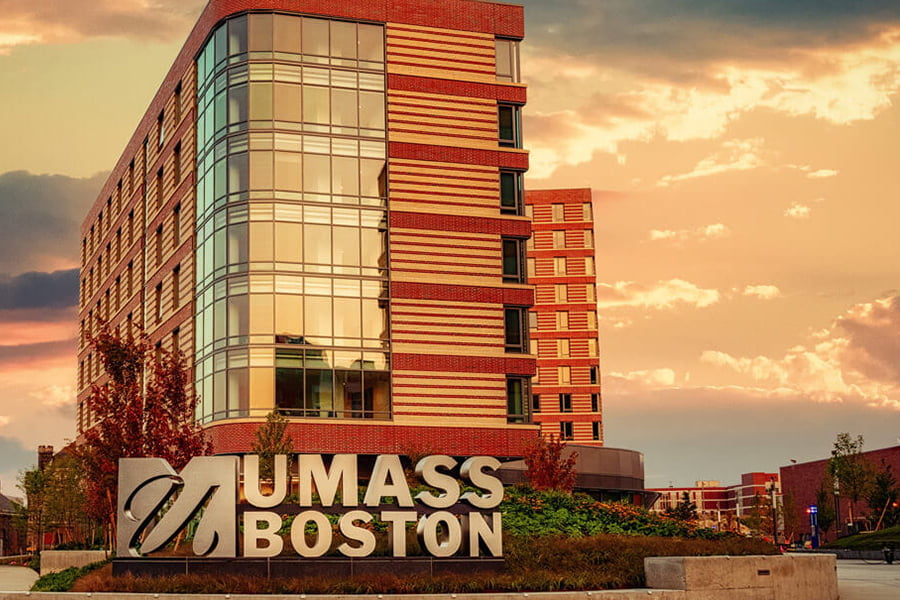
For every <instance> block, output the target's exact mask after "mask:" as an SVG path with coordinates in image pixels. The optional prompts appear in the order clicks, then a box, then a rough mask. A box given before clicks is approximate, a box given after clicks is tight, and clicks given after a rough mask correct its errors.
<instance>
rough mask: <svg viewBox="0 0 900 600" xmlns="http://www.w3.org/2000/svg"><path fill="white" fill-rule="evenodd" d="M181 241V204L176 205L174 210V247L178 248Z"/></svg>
mask: <svg viewBox="0 0 900 600" xmlns="http://www.w3.org/2000/svg"><path fill="white" fill-rule="evenodd" d="M180 243H181V204H176V205H175V210H173V211H172V247H173V248H178V245H179V244H180Z"/></svg>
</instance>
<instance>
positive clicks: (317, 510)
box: [114, 454, 503, 576]
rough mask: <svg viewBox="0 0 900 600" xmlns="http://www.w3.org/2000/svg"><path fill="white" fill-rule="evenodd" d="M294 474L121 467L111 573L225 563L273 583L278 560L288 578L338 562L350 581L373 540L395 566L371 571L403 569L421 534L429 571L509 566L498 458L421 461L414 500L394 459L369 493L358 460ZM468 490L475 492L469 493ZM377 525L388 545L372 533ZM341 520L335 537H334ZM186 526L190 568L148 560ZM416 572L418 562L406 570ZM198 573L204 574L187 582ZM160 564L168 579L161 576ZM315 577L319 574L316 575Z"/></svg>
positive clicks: (138, 463) (374, 477)
mask: <svg viewBox="0 0 900 600" xmlns="http://www.w3.org/2000/svg"><path fill="white" fill-rule="evenodd" d="M293 462H294V463H295V465H294V466H293V468H291V469H290V471H292V472H289V464H290V463H289V460H288V456H285V455H281V456H276V457H275V459H274V464H273V467H274V469H273V471H274V474H275V476H274V478H273V480H272V481H261V479H260V475H259V472H260V469H259V457H258V456H256V455H247V456H244V457H237V456H210V457H195V458H193V459H192V460H191V461H190V462H189V463H188V465H187V466H186V467H185V468H184V469H183V470H182V471H181V472H180V473H178V472H176V471H175V470H174V469H173V468H172V467H171V466H170V465H169V463H168V462H166V461H165V460H163V459H161V458H125V459H121V460H120V461H119V493H118V503H119V504H118V528H117V536H118V538H117V543H116V546H117V556H118V558H117V559H116V564H115V565H114V571H115V572H116V573H124V572H134V573H141V572H144V573H153V574H163V573H167V572H181V573H185V572H203V571H206V569H204V568H203V565H206V566H207V567H208V568H210V570H211V569H212V568H213V567H214V566H215V565H216V564H218V565H219V567H221V563H222V562H223V561H224V562H231V563H233V564H235V566H236V567H237V570H238V571H242V570H243V572H247V573H251V572H253V573H258V574H262V575H268V576H276V574H275V573H273V572H272V571H271V566H270V565H269V562H271V561H272V560H278V561H281V563H283V564H282V567H287V563H290V564H292V565H294V567H296V566H297V565H298V563H309V565H313V564H315V565H318V566H319V567H321V566H322V563H324V562H328V561H331V564H332V566H335V567H336V568H337V567H338V565H344V566H345V567H348V568H345V569H344V571H346V573H348V574H352V573H353V562H354V561H356V562H357V563H359V561H360V559H367V558H368V557H372V554H373V552H374V551H375V549H376V544H377V537H376V536H377V535H386V536H387V542H388V543H389V547H390V552H391V554H392V557H372V558H371V559H369V560H368V561H364V562H367V563H368V564H369V565H370V566H373V563H375V562H379V561H380V562H381V563H382V566H384V565H383V563H384V562H385V561H388V562H391V563H392V564H397V563H402V562H404V561H403V558H404V557H406V556H407V554H408V550H409V549H408V548H407V543H406V542H407V536H406V531H407V527H408V526H409V527H412V526H415V530H416V535H417V538H418V542H419V546H420V548H421V550H422V552H424V553H425V554H426V555H428V556H430V557H431V558H432V560H430V561H428V564H429V565H430V566H429V567H428V568H429V569H430V570H431V571H433V570H434V566H433V565H434V562H435V561H434V560H433V559H442V560H443V561H444V562H447V563H450V562H455V563H457V564H458V566H460V567H461V566H463V564H465V565H466V568H467V569H469V568H471V566H472V563H473V561H478V562H480V563H481V564H483V565H484V566H487V564H486V563H487V562H491V563H498V562H502V559H501V557H502V556H503V538H502V535H503V533H502V529H503V528H502V517H501V514H500V512H499V511H497V510H496V509H497V507H498V506H499V505H500V503H501V502H502V500H503V484H502V483H501V482H500V480H499V479H498V478H497V477H496V476H494V475H493V474H492V473H493V472H494V471H496V470H497V469H498V468H499V467H500V461H498V460H497V459H496V458H492V457H486V456H476V457H472V458H468V459H466V460H464V461H463V462H461V463H460V462H458V461H457V460H456V459H454V458H452V457H449V456H428V457H426V458H423V459H422V460H420V461H419V462H418V463H417V464H416V466H415V474H416V478H417V479H418V482H419V483H420V484H421V486H416V487H427V488H428V489H427V490H425V491H421V492H419V493H417V494H415V495H413V492H412V491H411V490H410V486H409V484H408V483H407V479H406V474H405V473H404V470H403V465H402V464H401V461H400V457H399V456H396V455H381V456H378V457H377V458H376V459H375V462H374V465H373V466H372V468H371V474H370V476H369V477H368V481H366V482H365V484H364V485H365V487H364V491H363V492H362V493H360V477H359V471H360V464H359V463H360V460H359V457H358V456H357V455H355V454H338V455H335V456H333V458H332V459H331V461H330V463H329V464H328V465H327V466H326V461H325V459H324V457H323V456H322V455H318V454H301V455H296V456H294V457H293ZM242 466H243V469H241V467H242ZM241 472H243V480H242V479H241ZM457 473H458V477H457V476H455V474H457ZM463 486H467V487H468V488H470V489H471V491H466V492H463ZM360 496H362V499H360ZM284 515H293V517H294V518H293V522H292V523H291V525H290V528H289V535H286V536H285V537H287V538H288V540H285V537H282V535H281V534H280V532H281V531H282V528H283V524H284V521H283V516H284ZM329 516H330V517H331V518H330V519H329ZM376 518H377V520H378V521H380V522H381V523H383V524H384V525H385V526H386V533H384V534H376V532H375V531H373V530H374V529H375V528H374V527H373V526H372V524H373V521H375V519H376ZM335 520H336V522H337V530H338V532H339V533H340V536H336V535H335V534H334V533H333V528H332V522H333V521H335ZM311 525H312V526H314V529H315V533H311V531H312V529H313V527H311ZM189 526H190V529H192V530H193V542H192V544H191V545H190V546H189V547H190V553H191V556H188V557H184V556H179V557H177V558H173V557H171V556H169V557H160V556H157V555H153V553H154V552H157V551H159V550H161V549H163V548H164V547H166V546H167V545H168V544H170V543H171V542H172V541H173V540H174V539H175V538H176V537H177V536H178V535H179V534H181V533H183V532H184V531H185V530H187V529H189ZM379 529H385V527H379ZM286 546H287V547H286ZM326 554H331V555H332V556H334V557H335V558H332V557H326V556H325V555H326ZM452 557H455V559H454V558H452ZM479 557H482V558H479ZM229 559H230V560H229ZM261 559H267V560H261ZM340 559H343V560H340ZM490 559H495V560H490ZM416 561H418V562H419V563H421V562H422V561H423V559H422V558H421V557H417V558H415V559H412V558H410V559H407V561H406V562H408V563H409V564H410V565H413V564H414V563H415V562H416ZM261 562H264V563H266V565H267V567H266V570H265V572H261V571H260V570H259V569H258V568H257V569H255V570H254V568H253V566H252V565H254V564H256V565H257V567H258V565H259V564H260V563H261ZM192 563H193V564H194V566H195V567H198V566H199V567H200V568H194V569H193V570H192V569H191V568H190V566H191V564H192ZM165 564H169V565H170V566H171V567H172V568H170V569H166V568H162V567H164V565H165ZM241 564H243V569H242V568H241ZM392 568H393V567H392ZM303 570H304V571H307V569H303ZM412 570H413V571H421V570H422V569H421V568H417V567H415V566H413V568H412ZM339 571H340V568H337V571H335V570H334V569H332V572H339ZM290 572H296V569H293V570H292V569H288V570H287V571H285V569H279V572H278V573H277V575H278V576H285V575H289V574H290ZM316 572H321V569H316V570H315V571H309V573H316ZM340 572H343V571H340Z"/></svg>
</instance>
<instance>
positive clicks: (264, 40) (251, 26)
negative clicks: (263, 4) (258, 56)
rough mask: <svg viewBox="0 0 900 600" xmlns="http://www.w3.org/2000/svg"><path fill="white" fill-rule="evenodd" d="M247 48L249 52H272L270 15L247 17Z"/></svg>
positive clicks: (251, 15)
mask: <svg viewBox="0 0 900 600" xmlns="http://www.w3.org/2000/svg"><path fill="white" fill-rule="evenodd" d="M247 33H248V36H247V37H248V42H249V43H248V47H249V49H250V52H271V51H272V15H271V14H265V13H263V14H250V15H247Z"/></svg>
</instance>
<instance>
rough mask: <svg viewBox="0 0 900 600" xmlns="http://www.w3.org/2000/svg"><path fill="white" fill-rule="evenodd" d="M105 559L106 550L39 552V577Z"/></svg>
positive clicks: (106, 556)
mask: <svg viewBox="0 0 900 600" xmlns="http://www.w3.org/2000/svg"><path fill="white" fill-rule="evenodd" d="M107 558H109V553H108V552H107V551H106V550H44V551H43V552H41V575H46V574H47V573H57V572H59V571H65V570H66V569H68V568H69V567H85V566H87V565H89V564H91V563H95V562H100V561H101V560H106V559H107Z"/></svg>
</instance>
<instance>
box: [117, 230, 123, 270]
mask: <svg viewBox="0 0 900 600" xmlns="http://www.w3.org/2000/svg"><path fill="white" fill-rule="evenodd" d="M120 260H122V228H121V227H119V229H117V230H116V262H119V261H120Z"/></svg>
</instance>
